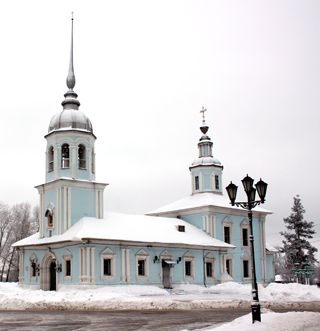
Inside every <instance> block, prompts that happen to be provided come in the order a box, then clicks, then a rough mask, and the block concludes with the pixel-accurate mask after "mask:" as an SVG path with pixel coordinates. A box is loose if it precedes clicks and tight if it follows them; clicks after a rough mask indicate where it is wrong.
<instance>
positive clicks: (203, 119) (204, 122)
mask: <svg viewBox="0 0 320 331" xmlns="http://www.w3.org/2000/svg"><path fill="white" fill-rule="evenodd" d="M205 111H207V109H206V108H204V107H203V106H202V109H201V110H200V113H202V125H206V118H205V116H204V112H205Z"/></svg>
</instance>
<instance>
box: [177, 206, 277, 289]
mask: <svg viewBox="0 0 320 331" xmlns="http://www.w3.org/2000/svg"><path fill="white" fill-rule="evenodd" d="M208 215H212V216H213V217H215V225H214V224H209V228H208V229H206V232H207V233H209V234H210V233H212V234H213V237H214V238H216V239H219V240H221V241H224V229H223V228H224V225H226V226H230V228H231V230H230V236H231V242H230V243H231V244H232V245H234V246H236V248H235V249H230V250H229V252H228V254H229V255H230V256H231V258H232V277H234V280H235V281H236V282H242V283H243V282H244V283H245V282H250V281H251V280H250V279H246V278H244V277H243V273H242V272H239V270H240V271H242V269H243V259H245V260H247V259H248V255H249V256H250V254H251V251H250V244H249V245H248V246H246V247H243V246H242V227H241V223H242V222H246V223H247V224H248V218H247V217H246V216H244V215H228V214H222V213H213V212H202V213H197V214H189V215H182V216H181V218H182V219H183V220H185V221H187V222H188V223H190V224H192V225H194V226H196V227H198V228H200V229H204V217H205V216H208ZM213 227H214V228H215V230H216V233H214V229H212V228H213ZM253 235H254V248H255V265H256V277H257V280H258V281H262V278H263V276H262V260H261V256H262V252H261V236H260V229H259V219H258V218H255V217H254V218H253ZM269 269H270V263H269V264H267V270H269ZM271 270H273V269H271ZM269 272H270V270H269Z"/></svg>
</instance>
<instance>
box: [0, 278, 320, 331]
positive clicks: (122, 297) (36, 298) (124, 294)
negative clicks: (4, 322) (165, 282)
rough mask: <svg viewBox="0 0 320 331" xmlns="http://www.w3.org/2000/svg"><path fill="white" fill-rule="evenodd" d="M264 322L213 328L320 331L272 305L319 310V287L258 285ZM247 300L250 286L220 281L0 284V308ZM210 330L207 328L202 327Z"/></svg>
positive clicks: (316, 320) (246, 303) (318, 319)
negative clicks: (49, 286) (52, 287)
mask: <svg viewBox="0 0 320 331" xmlns="http://www.w3.org/2000/svg"><path fill="white" fill-rule="evenodd" d="M259 296H260V301H261V306H262V307H263V311H264V312H265V313H264V314H263V315H262V323H255V324H254V325H251V315H250V314H249V315H245V316H243V317H241V318H238V319H236V320H234V321H233V322H232V323H228V324H225V325H223V326H221V327H218V328H215V329H214V330H216V331H222V330H237V331H241V330H271V329H274V330H286V331H289V330H312V331H313V330H317V331H318V330H320V313H311V312H303V313H302V312H301V313H298V312H295V313H285V314H278V313H274V312H272V311H271V310H272V308H278V307H284V308H286V307H297V308H313V307H317V308H320V288H318V287H317V286H315V285H313V286H307V285H300V284H269V285H268V286H267V287H266V288H264V287H262V286H260V287H259ZM250 304H251V285H242V284H237V283H224V284H219V285H215V286H211V287H208V288H205V287H202V286H198V285H188V284H186V285H180V286H178V287H176V288H174V289H173V290H164V289H161V288H158V287H156V286H139V285H119V286H104V287H99V288H88V289H83V290H78V289H75V288H73V287H62V288H61V289H60V290H59V291H57V292H49V291H41V290H34V289H30V288H23V287H20V286H18V285H17V284H16V283H0V310H24V309H71V310H91V309H99V310H103V309H209V308H237V307H243V308H244V307H247V308H249V307H250ZM270 309H271V310H270ZM206 330H209V329H206Z"/></svg>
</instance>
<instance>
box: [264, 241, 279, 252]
mask: <svg viewBox="0 0 320 331" xmlns="http://www.w3.org/2000/svg"><path fill="white" fill-rule="evenodd" d="M266 250H267V251H269V252H275V253H277V252H279V250H277V249H276V248H274V247H273V246H271V245H269V244H268V243H266Z"/></svg>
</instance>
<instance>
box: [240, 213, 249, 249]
mask: <svg viewBox="0 0 320 331" xmlns="http://www.w3.org/2000/svg"><path fill="white" fill-rule="evenodd" d="M240 226H241V246H242V248H248V247H249V233H250V232H249V229H250V227H249V222H248V221H247V220H246V219H244V220H243V221H242V222H241V223H240Z"/></svg>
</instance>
